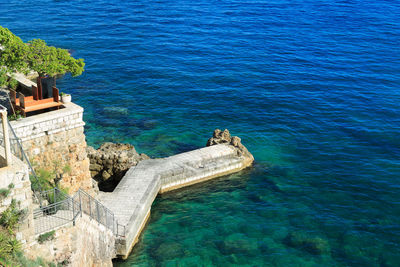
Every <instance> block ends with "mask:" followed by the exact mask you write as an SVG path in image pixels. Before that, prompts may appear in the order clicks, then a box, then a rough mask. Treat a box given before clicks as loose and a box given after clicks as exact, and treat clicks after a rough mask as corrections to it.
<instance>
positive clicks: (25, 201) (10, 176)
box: [0, 148, 34, 246]
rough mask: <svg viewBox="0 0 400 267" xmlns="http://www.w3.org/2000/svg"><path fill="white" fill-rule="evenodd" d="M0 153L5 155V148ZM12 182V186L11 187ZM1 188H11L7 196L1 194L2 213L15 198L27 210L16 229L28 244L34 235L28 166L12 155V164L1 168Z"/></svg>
mask: <svg viewBox="0 0 400 267" xmlns="http://www.w3.org/2000/svg"><path fill="white" fill-rule="evenodd" d="M0 155H4V150H3V148H0ZM10 184H12V186H11V187H10V188H9V185H10ZM0 188H1V189H9V193H8V194H7V196H0V213H2V212H3V211H5V210H6V209H7V208H8V207H9V206H10V204H11V201H12V200H13V199H15V200H16V201H18V203H19V204H18V207H19V209H21V210H24V211H25V215H24V216H23V218H22V221H21V222H20V224H19V226H18V228H17V230H16V237H17V239H18V240H19V241H20V242H21V243H22V244H23V245H24V246H26V244H27V242H29V239H30V238H31V237H32V236H33V235H34V227H33V215H32V191H31V182H30V181H29V172H28V166H27V165H26V164H24V163H22V162H21V161H20V160H19V159H18V158H16V157H14V156H12V164H11V165H10V166H6V167H2V168H0Z"/></svg>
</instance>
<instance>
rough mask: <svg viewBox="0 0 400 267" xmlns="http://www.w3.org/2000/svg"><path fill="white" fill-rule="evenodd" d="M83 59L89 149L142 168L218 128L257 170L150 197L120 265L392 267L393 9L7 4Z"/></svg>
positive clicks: (397, 68)
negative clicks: (144, 158)
mask: <svg viewBox="0 0 400 267" xmlns="http://www.w3.org/2000/svg"><path fill="white" fill-rule="evenodd" d="M0 10H1V12H0V25H2V26H5V27H8V28H10V29H11V30H12V31H13V32H15V33H16V34H17V35H19V36H21V37H22V38H23V39H24V40H25V41H27V40H29V39H32V38H35V37H38V38H42V39H45V40H47V42H48V43H49V44H52V45H56V46H60V47H64V48H68V49H70V50H71V52H72V54H73V55H74V56H76V57H83V58H85V61H86V64H87V65H86V71H85V73H84V74H83V75H82V76H80V77H78V78H71V77H69V76H66V77H64V78H63V79H60V80H58V82H57V84H58V87H60V88H61V89H62V90H63V91H66V92H68V93H72V96H73V101H75V102H76V103H78V104H79V105H81V106H83V107H84V108H85V115H84V119H85V121H86V123H87V124H86V127H85V131H86V135H87V141H88V143H89V144H90V145H93V146H98V145H99V144H101V143H102V142H105V141H113V142H128V143H131V144H133V145H135V146H136V148H137V150H138V151H140V152H144V153H147V154H149V155H151V156H157V157H159V156H168V155H172V154H175V153H179V152H183V151H187V150H191V149H194V148H198V147H202V146H204V144H205V143H206V141H207V139H208V138H209V137H210V135H211V133H212V131H213V130H214V129H215V128H217V127H218V128H228V129H229V130H230V131H231V132H232V133H233V134H234V135H238V136H240V137H241V138H242V140H243V143H244V144H245V145H246V146H247V147H248V149H249V150H250V151H251V152H252V153H253V154H254V156H255V158H256V163H255V165H254V167H253V168H251V169H248V170H245V171H243V172H241V173H239V174H235V175H232V176H228V177H223V178H221V179H217V180H215V181H212V182H208V183H204V184H201V185H197V186H193V187H190V188H187V189H184V190H180V191H177V192H173V193H169V194H166V195H163V196H161V197H159V198H157V200H156V202H155V203H154V205H153V207H152V215H151V218H150V223H149V224H148V226H147V227H146V228H145V231H144V233H143V235H142V237H141V239H140V242H139V244H138V245H137V246H136V248H135V249H134V250H133V252H132V255H131V256H130V257H129V258H128V260H127V261H125V262H116V263H115V265H116V266H238V265H241V266H246V265H248V266H400V205H399V204H400V202H399V195H400V186H399V184H400V181H399V176H400V162H399V158H400V141H399V138H398V136H399V132H400V127H399V123H400V115H399V114H400V113H399V111H400V107H399V100H400V99H399V97H400V93H399V87H400V86H399V85H400V78H399V77H400V75H399V74H400V56H399V53H398V52H397V51H398V50H399V44H400V20H399V19H398V18H399V15H400V5H399V3H398V2H397V1H384V0H378V1H357V0H356V1H333V0H314V1H311V0H301V1H300V0H294V1H285V0H273V1H234V0H228V1H211V0H201V1H180V0H173V1H164V0H158V1H153V0H150V1H141V0H138V1H135V2H126V1H69V2H65V1H35V2H30V1H7V2H5V1H1V2H0Z"/></svg>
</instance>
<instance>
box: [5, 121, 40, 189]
mask: <svg viewBox="0 0 400 267" xmlns="http://www.w3.org/2000/svg"><path fill="white" fill-rule="evenodd" d="M7 123H8V129H9V133H10V138H9V139H10V149H11V153H12V154H13V155H14V156H16V157H17V158H19V159H20V160H21V161H22V162H25V163H26V164H28V167H29V171H30V174H31V175H32V177H33V179H34V180H35V182H36V185H35V186H37V188H32V189H35V190H34V191H37V192H42V187H41V185H40V183H39V179H38V177H37V176H36V172H35V170H34V169H33V167H32V165H31V162H30V161H29V159H28V157H27V156H26V154H25V151H24V149H23V147H22V144H21V139H20V138H18V136H17V135H16V134H15V131H14V129H13V127H12V126H11V123H10V121H9V120H7ZM0 142H1V143H3V140H1V141H0Z"/></svg>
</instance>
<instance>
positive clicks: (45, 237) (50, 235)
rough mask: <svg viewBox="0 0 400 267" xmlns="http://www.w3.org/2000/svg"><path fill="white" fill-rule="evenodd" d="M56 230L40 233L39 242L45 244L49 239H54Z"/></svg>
mask: <svg viewBox="0 0 400 267" xmlns="http://www.w3.org/2000/svg"><path fill="white" fill-rule="evenodd" d="M55 233H56V231H54V230H53V231H50V232H47V233H44V234H42V235H39V237H38V242H39V243H40V244H43V243H44V242H46V241H48V240H53V239H54V235H55Z"/></svg>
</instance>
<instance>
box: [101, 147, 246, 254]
mask: <svg viewBox="0 0 400 267" xmlns="http://www.w3.org/2000/svg"><path fill="white" fill-rule="evenodd" d="M251 163H252V160H249V159H248V158H246V157H245V156H243V155H239V154H238V153H237V149H236V148H235V147H234V146H231V145H227V144H219V145H214V146H209V147H205V148H201V149H197V150H194V151H190V152H186V153H182V154H178V155H175V156H171V157H168V158H164V159H150V160H145V161H141V162H140V163H139V164H138V165H137V166H134V167H132V168H131V169H129V170H128V172H127V173H126V174H125V176H124V177H123V178H122V180H121V181H120V183H119V184H118V186H117V187H116V188H115V190H114V191H113V192H111V193H104V192H103V193H101V194H100V195H99V200H100V201H101V202H102V203H103V204H104V205H105V206H106V207H107V208H109V209H110V210H111V211H112V212H113V213H114V215H115V217H116V219H117V220H118V224H119V225H118V234H120V236H117V240H116V250H117V255H119V256H120V257H122V258H126V257H127V256H128V255H129V253H130V251H131V249H132V247H133V246H134V245H135V244H136V242H137V240H138V237H139V235H140V232H141V231H142V229H143V228H144V226H145V224H146V221H147V219H148V217H149V215H150V209H151V205H152V203H153V201H154V199H155V198H156V196H157V194H158V193H162V192H166V191H169V190H174V189H177V188H180V187H183V186H188V185H191V184H195V183H199V182H202V181H205V180H208V179H212V178H215V177H218V176H222V175H227V174H230V173H234V172H237V171H239V170H241V169H244V168H246V167H248V166H249V165H250V164H251Z"/></svg>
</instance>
